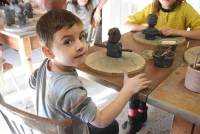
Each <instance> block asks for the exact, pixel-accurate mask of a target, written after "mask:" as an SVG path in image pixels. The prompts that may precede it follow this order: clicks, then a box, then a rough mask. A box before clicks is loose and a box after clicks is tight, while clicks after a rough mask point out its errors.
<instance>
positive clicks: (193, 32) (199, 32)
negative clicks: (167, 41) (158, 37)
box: [161, 28, 200, 39]
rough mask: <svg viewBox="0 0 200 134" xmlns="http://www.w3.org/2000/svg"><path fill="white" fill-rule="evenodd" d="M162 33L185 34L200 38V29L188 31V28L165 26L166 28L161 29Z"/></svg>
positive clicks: (188, 36) (189, 36) (184, 35)
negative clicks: (178, 28) (180, 28)
mask: <svg viewBox="0 0 200 134" xmlns="http://www.w3.org/2000/svg"><path fill="white" fill-rule="evenodd" d="M161 33H162V34H163V35H165V36H170V35H175V36H183V37H186V38H190V39H200V29H198V30H191V31H186V30H177V29H172V28H165V29H161Z"/></svg>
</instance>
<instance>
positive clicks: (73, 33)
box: [30, 9, 151, 134]
mask: <svg viewBox="0 0 200 134" xmlns="http://www.w3.org/2000/svg"><path fill="white" fill-rule="evenodd" d="M36 31H37V34H38V35H39V37H40V39H41V42H42V44H43V46H42V51H43V53H44V55H45V56H47V58H48V59H46V60H45V61H44V62H43V63H42V65H41V67H40V68H38V69H37V70H36V71H35V72H34V74H33V75H32V76H31V78H30V86H31V87H32V88H36V89H37V100H38V102H37V104H38V105H37V111H38V112H40V111H41V110H42V111H43V113H39V114H40V115H41V114H43V115H45V116H47V117H49V118H56V119H63V118H65V117H70V118H72V119H73V118H76V119H77V118H78V119H79V122H80V123H79V125H77V126H76V127H77V129H76V130H75V131H76V132H74V133H77V134H89V133H96V132H97V131H98V132H97V133H103V134H106V133H110V134H115V133H118V125H113V123H112V122H113V120H114V119H115V118H116V116H117V115H118V114H119V113H120V112H121V110H122V109H123V107H124V106H125V104H126V103H127V102H128V100H129V98H130V97H131V96H132V95H134V94H135V93H137V92H138V91H140V90H141V89H144V88H146V87H147V86H148V85H149V84H150V83H151V81H149V80H148V79H147V78H145V75H144V74H140V75H137V76H136V77H134V78H128V77H127V76H126V75H125V76H124V86H123V87H122V89H121V91H120V93H119V95H118V96H117V97H116V99H115V100H114V101H113V102H111V104H110V105H108V106H106V107H105V108H104V109H103V110H101V111H100V110H98V109H97V107H96V106H95V104H94V103H93V102H92V100H91V98H89V97H87V91H86V89H85V88H84V87H83V86H82V83H81V81H80V80H79V79H78V76H77V73H76V71H75V68H76V67H78V66H79V65H80V64H82V63H83V62H84V60H85V58H86V54H87V49H88V48H87V44H86V41H85V40H86V39H85V33H84V31H83V24H82V22H81V20H80V19H79V18H78V17H76V16H75V15H73V14H72V13H71V12H69V11H66V10H63V9H54V10H51V11H49V12H47V13H46V14H44V15H43V16H42V17H41V18H40V19H39V21H38V23H37V26H36ZM39 102H40V103H39ZM87 123H88V124H92V126H96V127H98V128H102V129H98V130H97V131H96V130H94V128H95V127H90V130H89V129H88V125H87ZM110 124H111V125H110ZM107 126H108V127H107ZM110 126H111V127H112V126H114V127H113V128H110ZM95 129H97V128H95ZM107 130H108V131H107ZM110 130H111V131H112V132H111V131H110Z"/></svg>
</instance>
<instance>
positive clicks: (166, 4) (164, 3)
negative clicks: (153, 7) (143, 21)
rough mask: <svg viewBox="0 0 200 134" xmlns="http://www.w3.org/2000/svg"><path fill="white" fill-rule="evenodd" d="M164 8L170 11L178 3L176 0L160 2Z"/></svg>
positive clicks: (162, 0)
mask: <svg viewBox="0 0 200 134" xmlns="http://www.w3.org/2000/svg"><path fill="white" fill-rule="evenodd" d="M159 1H160V4H161V5H162V7H163V8H165V9H169V8H171V6H172V5H173V4H174V3H175V2H176V0H159Z"/></svg>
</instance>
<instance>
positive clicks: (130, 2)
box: [102, 0, 200, 41]
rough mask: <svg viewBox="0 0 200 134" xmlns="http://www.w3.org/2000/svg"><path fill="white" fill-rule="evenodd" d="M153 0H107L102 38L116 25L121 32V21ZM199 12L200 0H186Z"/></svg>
mask: <svg viewBox="0 0 200 134" xmlns="http://www.w3.org/2000/svg"><path fill="white" fill-rule="evenodd" d="M152 1H153V0H108V2H107V3H106V4H105V6H104V7H103V16H102V18H103V22H102V39H103V41H105V40H107V38H108V36H107V33H108V30H109V29H110V28H112V27H118V28H119V29H120V31H121V32H122V33H123V31H124V29H123V23H124V22H125V20H126V17H127V16H128V15H129V14H130V13H132V12H136V11H138V10H141V9H143V8H144V7H145V6H146V5H147V4H149V3H150V2H152ZM187 2H188V3H190V4H191V5H192V6H193V7H194V8H195V9H196V10H197V11H198V12H199V13H200V0H187Z"/></svg>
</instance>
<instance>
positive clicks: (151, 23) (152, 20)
mask: <svg viewBox="0 0 200 134" xmlns="http://www.w3.org/2000/svg"><path fill="white" fill-rule="evenodd" d="M157 20H158V16H157V15H155V14H149V15H148V17H147V23H148V27H147V28H146V29H145V30H143V34H144V35H145V39H147V40H155V39H156V36H160V32H159V31H158V29H156V28H155V25H156V24H157Z"/></svg>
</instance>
